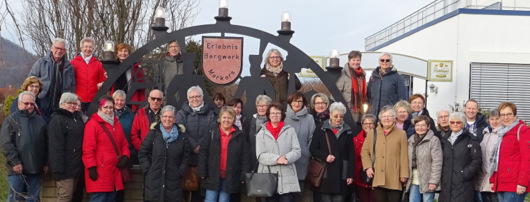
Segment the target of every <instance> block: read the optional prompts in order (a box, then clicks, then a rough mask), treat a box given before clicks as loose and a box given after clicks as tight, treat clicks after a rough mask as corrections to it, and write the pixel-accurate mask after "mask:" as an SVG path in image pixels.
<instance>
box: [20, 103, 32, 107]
mask: <svg viewBox="0 0 530 202" xmlns="http://www.w3.org/2000/svg"><path fill="white" fill-rule="evenodd" d="M21 103H22V104H24V105H26V106H28V105H29V106H33V107H34V106H35V103H34V102H21Z"/></svg>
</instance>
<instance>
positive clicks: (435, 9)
mask: <svg viewBox="0 0 530 202" xmlns="http://www.w3.org/2000/svg"><path fill="white" fill-rule="evenodd" d="M459 8H468V9H488V10H526V11H528V10H530V1H529V0H500V1H499V0H435V1H433V2H432V3H430V4H428V5H426V6H424V7H423V8H421V9H419V10H417V11H416V12H414V13H412V14H410V15H408V16H407V17H405V18H403V19H401V20H399V21H397V22H396V23H394V24H392V25H390V26H388V27H386V28H384V29H382V30H381V31H378V32H376V33H375V34H372V35H370V36H368V37H366V38H365V39H364V48H365V50H370V49H372V48H374V47H377V46H379V45H381V44H383V43H385V42H388V41H390V40H392V39H395V38H397V37H399V36H402V35H403V34H405V33H407V32H409V31H411V30H414V29H416V28H418V27H420V26H422V25H425V24H427V23H429V22H432V21H434V20H436V19H438V18H440V17H442V16H444V15H446V14H448V13H451V12H453V11H455V10H457V9H459Z"/></svg>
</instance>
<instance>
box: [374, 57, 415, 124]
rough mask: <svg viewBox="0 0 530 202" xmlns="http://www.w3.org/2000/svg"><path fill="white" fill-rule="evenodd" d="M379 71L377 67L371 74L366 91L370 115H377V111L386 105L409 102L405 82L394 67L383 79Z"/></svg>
mask: <svg viewBox="0 0 530 202" xmlns="http://www.w3.org/2000/svg"><path fill="white" fill-rule="evenodd" d="M380 69H381V67H377V68H376V69H375V70H374V71H373V72H372V76H371V77H370V81H369V82H368V87H367V89H366V91H367V92H366V94H367V95H366V96H367V99H368V102H369V103H370V108H371V110H372V114H375V115H378V114H379V110H380V109H381V108H383V107H384V106H386V105H391V106H394V104H396V103H397V102H398V101H400V100H409V96H408V95H407V88H406V87H405V81H404V80H403V77H401V75H399V73H398V71H397V69H396V67H394V66H392V67H390V68H389V70H387V71H388V72H387V73H386V74H385V75H384V76H383V77H381V75H380V74H379V71H380Z"/></svg>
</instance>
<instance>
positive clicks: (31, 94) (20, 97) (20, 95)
mask: <svg viewBox="0 0 530 202" xmlns="http://www.w3.org/2000/svg"><path fill="white" fill-rule="evenodd" d="M24 95H30V96H31V98H33V101H35V95H33V93H32V92H29V91H24V92H22V93H20V94H18V101H19V102H22V98H23V97H24Z"/></svg>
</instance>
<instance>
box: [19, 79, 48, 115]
mask: <svg viewBox="0 0 530 202" xmlns="http://www.w3.org/2000/svg"><path fill="white" fill-rule="evenodd" d="M42 87H43V84H42V82H41V81H40V80H39V78H37V77H35V76H30V77H28V78H26V80H24V83H22V86H20V89H22V91H29V92H31V93H33V95H35V104H36V105H35V111H37V113H38V114H39V115H40V116H41V117H43V118H44V119H45V120H46V121H48V120H49V118H50V117H49V114H46V113H45V114H42V113H44V112H42V111H41V110H40V109H39V105H40V98H39V96H38V95H39V93H40V92H41V91H42ZM9 111H10V113H13V112H16V111H18V97H16V98H15V100H13V103H12V104H11V108H10V110H9Z"/></svg>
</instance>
